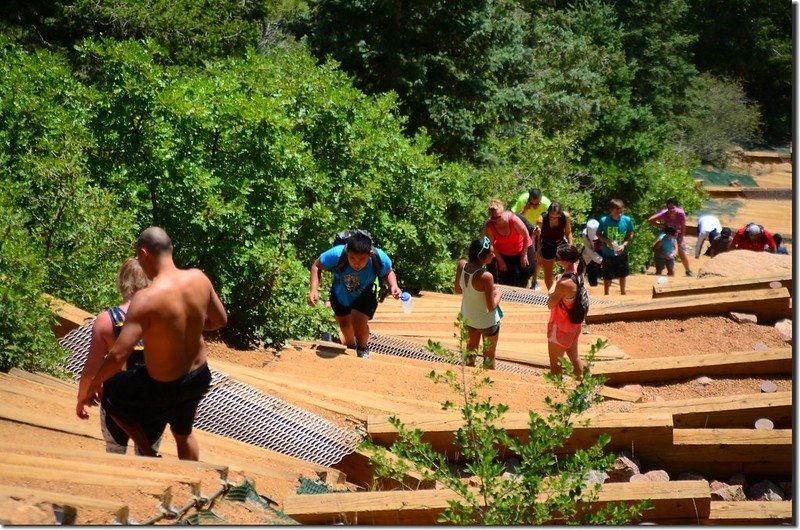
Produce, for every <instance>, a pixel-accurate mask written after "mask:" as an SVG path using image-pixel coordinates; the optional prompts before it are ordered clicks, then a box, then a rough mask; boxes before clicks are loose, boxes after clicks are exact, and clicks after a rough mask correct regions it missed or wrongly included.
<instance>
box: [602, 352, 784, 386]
mask: <svg viewBox="0 0 800 530" xmlns="http://www.w3.org/2000/svg"><path fill="white" fill-rule="evenodd" d="M792 364H793V361H792V349H791V348H790V347H786V348H772V349H768V350H761V351H756V350H750V351H735V352H728V353H709V354H705V355H690V356H679V357H651V358H647V359H627V360H616V361H606V362H602V363H597V364H595V365H594V366H593V367H592V373H593V374H595V375H603V376H605V377H607V378H608V379H607V380H606V384H613V385H622V384H628V383H647V382H653V381H658V382H660V381H673V380H677V379H684V378H689V377H695V376H700V375H749V376H754V375H764V374H791V373H792Z"/></svg>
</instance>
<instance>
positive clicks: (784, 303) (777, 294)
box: [586, 288, 792, 324]
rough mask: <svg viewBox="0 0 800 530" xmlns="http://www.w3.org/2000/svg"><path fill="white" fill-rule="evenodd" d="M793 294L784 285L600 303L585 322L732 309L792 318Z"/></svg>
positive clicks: (719, 312)
mask: <svg viewBox="0 0 800 530" xmlns="http://www.w3.org/2000/svg"><path fill="white" fill-rule="evenodd" d="M791 298H792V296H791V293H790V292H789V291H788V290H787V289H785V288H783V289H754V290H747V291H738V292H732V293H711V294H697V295H688V296H680V297H667V298H658V299H653V300H642V301H632V302H626V303H620V304H608V305H597V306H595V307H593V308H592V310H591V311H590V312H589V314H588V315H587V316H586V322H587V323H588V324H592V323H594V322H613V321H615V320H650V319H659V318H686V317H689V316H693V315H724V314H726V313H729V312H731V311H741V312H746V313H752V314H755V315H757V316H758V319H759V321H769V320H777V319H779V318H791V314H792V311H791Z"/></svg>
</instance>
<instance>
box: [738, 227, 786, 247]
mask: <svg viewBox="0 0 800 530" xmlns="http://www.w3.org/2000/svg"><path fill="white" fill-rule="evenodd" d="M731 246H732V247H733V248H741V249H745V250H753V251H755V252H764V247H768V248H769V251H770V252H775V248H776V246H777V245H775V239H774V238H773V237H772V234H770V233H769V232H768V231H767V230H766V229H765V228H764V227H763V226H761V225H757V224H755V223H750V224H748V225H747V226H745V227H742V228H740V229H739V230H737V231H736V235H735V236H733V244H732V245H731Z"/></svg>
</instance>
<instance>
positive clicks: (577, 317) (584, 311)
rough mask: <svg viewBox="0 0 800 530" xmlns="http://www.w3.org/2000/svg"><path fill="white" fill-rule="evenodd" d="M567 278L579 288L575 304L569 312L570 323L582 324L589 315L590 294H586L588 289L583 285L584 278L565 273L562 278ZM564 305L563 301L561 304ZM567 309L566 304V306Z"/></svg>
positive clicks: (572, 273)
mask: <svg viewBox="0 0 800 530" xmlns="http://www.w3.org/2000/svg"><path fill="white" fill-rule="evenodd" d="M564 276H566V277H569V278H572V280H573V281H574V282H575V285H577V286H578V291H577V292H576V293H575V303H574V304H572V307H571V308H569V309H568V310H567V314H568V315H569V321H570V322H572V323H573V324H580V323H581V322H583V321H584V319H585V318H586V315H588V314H589V293H587V292H586V287H585V286H584V285H583V276H580V275H579V274H575V273H574V272H565V273H564V274H563V275H562V278H563V277H564ZM561 303H562V304H563V303H564V302H563V301H562V302H561ZM564 306H565V307H566V304H564Z"/></svg>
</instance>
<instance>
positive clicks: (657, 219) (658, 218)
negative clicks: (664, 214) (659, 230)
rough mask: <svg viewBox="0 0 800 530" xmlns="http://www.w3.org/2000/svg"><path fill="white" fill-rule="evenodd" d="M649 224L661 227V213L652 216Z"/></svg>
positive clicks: (648, 220)
mask: <svg viewBox="0 0 800 530" xmlns="http://www.w3.org/2000/svg"><path fill="white" fill-rule="evenodd" d="M647 222H648V223H650V224H651V225H653V226H661V212H656V213H654V214H653V215H651V216H650V217H649V218H648V219H647Z"/></svg>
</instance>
